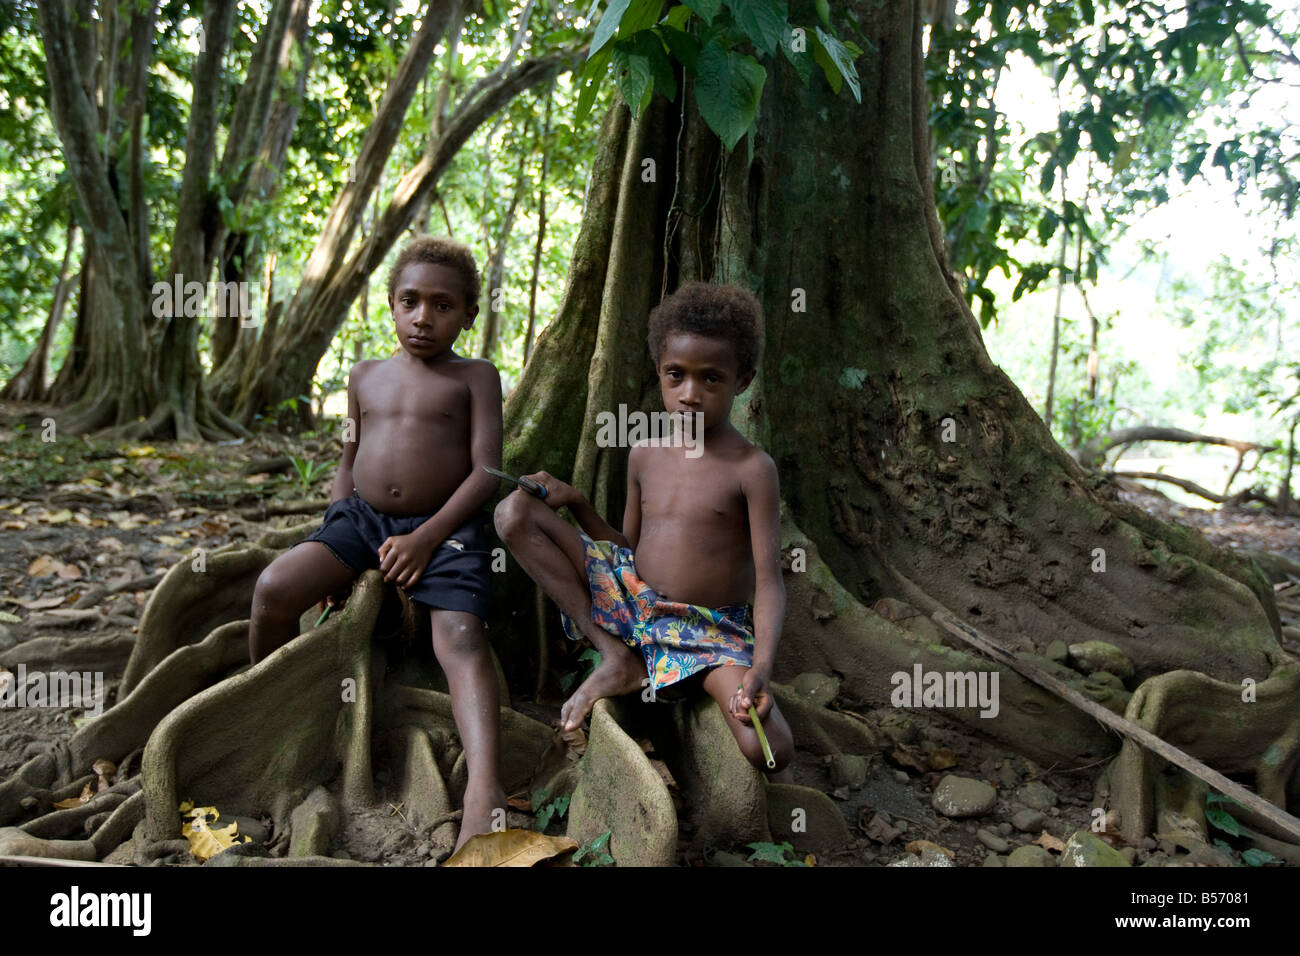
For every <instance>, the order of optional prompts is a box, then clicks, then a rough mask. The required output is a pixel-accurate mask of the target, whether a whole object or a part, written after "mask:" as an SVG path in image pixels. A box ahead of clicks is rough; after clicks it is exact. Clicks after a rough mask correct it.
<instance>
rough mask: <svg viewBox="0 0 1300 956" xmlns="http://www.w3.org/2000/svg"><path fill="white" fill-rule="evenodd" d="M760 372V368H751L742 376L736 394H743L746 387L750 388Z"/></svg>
mask: <svg viewBox="0 0 1300 956" xmlns="http://www.w3.org/2000/svg"><path fill="white" fill-rule="evenodd" d="M757 374H758V369H756V368H751V369H750V370H749V371H748V372H746V373H745V374H744V375H742V376H740V381H739V382H737V383H736V394H737V395H741V394H743V393H744V391H745V389H747V388H749V386H750V383H751V382H753V381H754V376H755V375H757Z"/></svg>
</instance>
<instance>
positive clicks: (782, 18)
mask: <svg viewBox="0 0 1300 956" xmlns="http://www.w3.org/2000/svg"><path fill="white" fill-rule="evenodd" d="M727 6H728V7H730V8H731V16H732V19H734V20H735V21H736V26H738V27H740V29H742V30H744V31H745V35H746V36H748V37H749V39H750V40H751V41H753V44H754V46H756V47H758V48H759V49H760V50H762V51H763V52H764V53H766V54H768V55H769V56H772V55H774V54H775V53H776V48H777V45H778V44H779V43H780V42H781V39H782V38H783V37H784V36H785V31H786V21H787V20H789V18H790V8H789V7H788V6H787V4H786V2H785V0H727Z"/></svg>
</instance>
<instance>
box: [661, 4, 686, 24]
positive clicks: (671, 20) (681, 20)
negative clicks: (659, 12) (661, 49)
mask: <svg viewBox="0 0 1300 956" xmlns="http://www.w3.org/2000/svg"><path fill="white" fill-rule="evenodd" d="M690 18H691V8H690V7H688V6H685V5H684V4H679V5H678V6H675V7H673V8H672V9H671V10H669V11H668V12H667V13H666V14H664V18H663V19H662V20H660V21H659V22H660V23H661V24H663V25H664V26H667V27H672V28H673V29H674V30H680V29H681V28H682V27H684V26H685V25H686V21H687V20H689V19H690Z"/></svg>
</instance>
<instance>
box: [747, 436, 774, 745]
mask: <svg viewBox="0 0 1300 956" xmlns="http://www.w3.org/2000/svg"><path fill="white" fill-rule="evenodd" d="M741 490H742V491H743V492H744V495H745V501H746V503H747V504H748V508H749V538H750V543H751V547H752V548H753V553H754V665H753V667H751V668H750V670H749V672H748V673H747V674H746V675H745V678H744V680H743V681H742V689H741V691H740V693H739V695H738V700H737V703H738V704H739V707H740V711H741V712H740V713H737V714H736V717H737V718H738V719H739V720H740V721H741V722H742V723H746V724H747V723H749V715H748V713H747V712H748V710H749V705H750V704H754V705H755V706H756V707H757V709H758V716H759V719H760V720H761V719H762V718H763V717H765V716H766V715H767V712H768V711H770V710H771V709H772V695H771V693H770V692H769V691H768V687H767V685H768V681H770V680H771V678H772V664H773V662H774V661H775V659H776V646H777V644H778V643H779V642H780V640H781V628H782V626H783V624H784V623H785V582H784V581H783V580H782V578H781V514H780V509H781V506H780V500H781V491H780V481H779V479H778V477H777V473H776V464H775V462H773V461H772V459H771V458H770V457H769V456H768V455H766V454H763V453H761V452H760V453H759V455H758V456H757V460H756V462H755V463H754V465H753V467H752V468H750V469H749V470H748V473H747V474H746V476H745V478H744V479H743V480H742V482H741Z"/></svg>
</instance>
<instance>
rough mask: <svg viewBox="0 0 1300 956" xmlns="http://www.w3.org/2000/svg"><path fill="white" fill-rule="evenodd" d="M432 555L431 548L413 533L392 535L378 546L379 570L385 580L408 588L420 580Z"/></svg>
mask: <svg viewBox="0 0 1300 956" xmlns="http://www.w3.org/2000/svg"><path fill="white" fill-rule="evenodd" d="M432 557H433V548H431V547H429V546H428V545H426V544H423V543H421V541H420V539H419V538H417V537H416V536H415V535H413V534H399V535H394V536H393V537H391V538H388V539H387V540H385V541H384V543H383V544H381V545H380V546H379V570H380V571H382V572H383V574H384V580H385V581H395V582H396V583H397V584H398V586H399V587H404V588H409V587H410V586H411V585H413V584H414V583H415V582H416V581H418V580H420V575H422V574H423V573H424V569H425V568H427V567H428V566H429V559H430V558H432Z"/></svg>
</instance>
